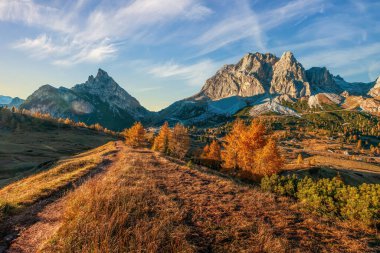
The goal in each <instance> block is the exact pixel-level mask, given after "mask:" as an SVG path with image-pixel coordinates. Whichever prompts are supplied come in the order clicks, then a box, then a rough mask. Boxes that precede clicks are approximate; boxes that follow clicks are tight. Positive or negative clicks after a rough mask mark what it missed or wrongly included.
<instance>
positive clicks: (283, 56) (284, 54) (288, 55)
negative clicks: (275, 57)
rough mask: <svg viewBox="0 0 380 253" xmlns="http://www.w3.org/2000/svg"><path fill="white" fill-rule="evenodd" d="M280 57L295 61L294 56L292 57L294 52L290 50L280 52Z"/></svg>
mask: <svg viewBox="0 0 380 253" xmlns="http://www.w3.org/2000/svg"><path fill="white" fill-rule="evenodd" d="M281 59H286V60H291V61H295V60H296V58H295V57H294V54H293V53H292V52H291V51H286V52H284V53H283V54H282V56H281Z"/></svg>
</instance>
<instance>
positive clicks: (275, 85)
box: [0, 52, 380, 130]
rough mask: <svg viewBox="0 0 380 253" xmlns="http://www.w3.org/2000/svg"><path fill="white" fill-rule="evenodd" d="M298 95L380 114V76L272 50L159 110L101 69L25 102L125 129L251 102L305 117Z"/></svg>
mask: <svg viewBox="0 0 380 253" xmlns="http://www.w3.org/2000/svg"><path fill="white" fill-rule="evenodd" d="M0 98H1V97H0ZM5 99H6V98H5ZM8 101H9V99H8ZM298 101H301V102H302V103H303V102H304V101H306V102H307V105H308V106H309V107H310V108H312V107H319V108H322V109H323V108H324V105H334V106H335V108H336V106H338V107H340V108H342V109H350V110H359V111H364V112H368V113H371V114H375V115H379V116H380V78H378V79H377V81H375V82H369V83H360V82H356V83H350V82H347V81H345V80H344V79H343V78H342V77H340V76H339V75H337V76H334V75H332V74H331V73H330V72H329V70H328V69H327V68H325V67H312V68H310V69H307V70H306V69H304V67H303V66H302V64H301V63H300V62H298V61H297V59H296V58H295V57H294V55H293V54H292V53H291V52H285V53H284V54H283V55H282V56H281V57H280V58H278V57H277V56H275V55H273V54H270V53H266V54H261V53H249V54H246V55H245V56H244V57H243V58H242V59H241V60H240V61H239V62H237V63H236V64H230V65H224V66H223V67H222V68H221V69H220V70H218V71H217V72H216V73H215V75H214V76H212V77H210V78H209V79H208V80H207V81H206V82H205V84H204V85H203V87H202V88H201V90H200V91H199V92H198V93H197V94H195V95H193V96H191V97H189V98H186V99H183V100H180V101H177V102H175V103H173V104H172V105H170V106H168V107H167V108H165V109H163V110H161V111H160V112H158V113H154V112H150V111H148V110H147V109H145V108H144V107H143V106H141V105H140V103H139V102H138V101H137V100H136V99H135V98H134V97H132V96H131V95H130V94H129V93H128V92H126V91H125V90H124V89H123V88H121V87H120V86H119V85H118V84H117V83H116V82H115V81H114V80H113V79H112V77H110V76H109V75H108V74H107V73H106V72H105V71H104V70H101V69H99V70H98V73H97V75H96V76H95V77H94V76H92V75H91V76H89V78H88V80H87V81H86V82H84V83H82V84H77V85H75V86H74V87H73V88H71V89H67V88H64V87H60V88H54V87H53V86H51V85H44V86H42V87H40V88H39V89H38V90H37V91H35V92H34V93H33V94H32V95H31V96H29V97H28V98H27V100H26V101H25V102H24V103H23V104H22V105H21V106H20V108H25V109H29V110H32V111H39V112H43V113H50V114H51V115H53V116H55V117H64V118H66V117H68V118H71V119H73V120H76V121H83V122H85V123H87V124H94V123H100V124H102V125H103V126H105V127H107V128H109V129H112V130H121V129H124V128H126V127H129V126H131V124H133V122H134V121H142V122H143V123H144V124H145V125H160V124H162V123H163V122H164V121H168V122H169V123H170V124H174V123H176V122H181V123H183V124H186V125H213V124H219V123H223V122H224V121H226V120H229V119H231V116H233V115H235V114H236V113H237V112H238V111H240V110H242V109H245V108H247V107H250V108H249V110H248V109H247V110H245V111H247V112H249V113H248V115H249V116H251V117H256V116H258V115H260V114H263V113H271V112H274V113H277V114H286V115H292V116H296V117H301V116H302V115H300V114H298V113H297V112H296V111H294V110H293V109H291V108H290V107H291V106H289V104H288V106H286V105H285V104H286V103H296V102H298Z"/></svg>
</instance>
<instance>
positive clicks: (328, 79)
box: [306, 67, 343, 94]
mask: <svg viewBox="0 0 380 253" xmlns="http://www.w3.org/2000/svg"><path fill="white" fill-rule="evenodd" d="M306 77H307V80H308V82H309V83H310V86H311V89H312V91H313V92H314V93H318V92H332V93H338V94H339V93H341V92H343V90H342V89H341V88H340V87H339V86H338V85H337V84H336V82H335V81H334V76H333V75H332V74H331V73H330V71H328V70H327V68H326V67H322V68H320V67H312V68H310V69H308V70H306Z"/></svg>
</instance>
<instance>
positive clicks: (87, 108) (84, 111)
mask: <svg viewBox="0 0 380 253" xmlns="http://www.w3.org/2000/svg"><path fill="white" fill-rule="evenodd" d="M20 108H21V109H28V110H31V111H39V112H42V113H49V114H51V115H52V116H54V117H62V118H66V117H67V118H71V119H73V120H76V121H83V122H85V123H87V124H95V123H100V124H101V125H103V126H104V127H107V128H109V129H112V130H121V129H124V128H125V127H128V126H130V125H132V124H133V122H134V121H139V120H144V118H145V116H147V115H148V114H150V112H149V111H148V110H147V109H145V108H144V107H143V106H141V105H140V103H139V102H138V101H137V99H135V98H134V97H132V96H131V95H130V94H129V93H128V92H126V91H125V90H124V89H123V88H121V87H120V86H119V85H118V84H117V83H116V82H115V81H114V80H113V78H112V77H110V76H109V75H108V74H107V72H106V71H104V70H102V69H99V70H98V73H97V75H96V77H94V76H92V75H90V76H89V78H88V80H87V81H86V82H84V83H81V84H76V85H74V86H73V87H72V88H71V89H68V88H65V87H59V88H55V87H53V86H51V85H48V84H47V85H43V86H41V87H40V88H39V89H37V90H36V91H35V92H34V93H33V94H32V95H30V96H29V97H28V98H27V99H26V101H25V102H24V103H23V104H22V105H21V107H20Z"/></svg>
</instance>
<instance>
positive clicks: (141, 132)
mask: <svg viewBox="0 0 380 253" xmlns="http://www.w3.org/2000/svg"><path fill="white" fill-rule="evenodd" d="M123 134H124V137H125V142H126V144H127V145H129V146H131V147H134V148H136V147H141V146H143V145H144V144H145V141H146V132H145V129H144V127H143V125H142V124H141V123H140V122H135V124H134V125H133V126H132V127H131V128H129V129H127V130H124V133H123Z"/></svg>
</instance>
